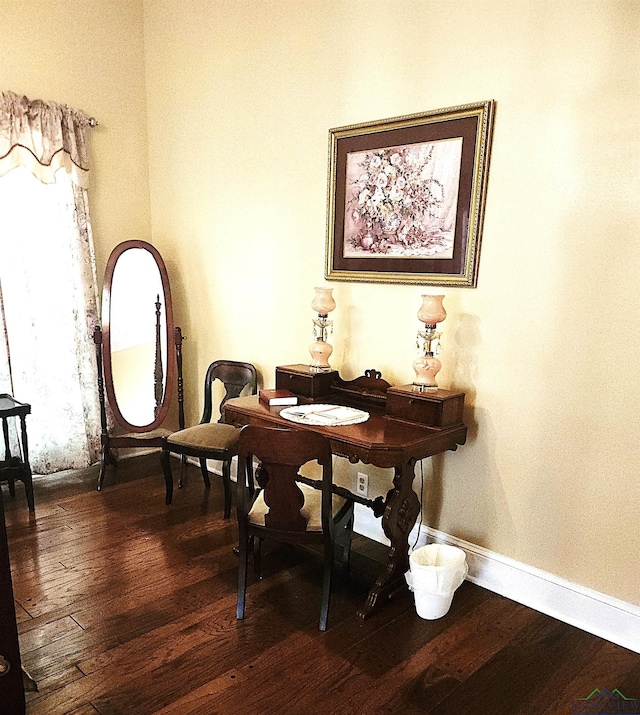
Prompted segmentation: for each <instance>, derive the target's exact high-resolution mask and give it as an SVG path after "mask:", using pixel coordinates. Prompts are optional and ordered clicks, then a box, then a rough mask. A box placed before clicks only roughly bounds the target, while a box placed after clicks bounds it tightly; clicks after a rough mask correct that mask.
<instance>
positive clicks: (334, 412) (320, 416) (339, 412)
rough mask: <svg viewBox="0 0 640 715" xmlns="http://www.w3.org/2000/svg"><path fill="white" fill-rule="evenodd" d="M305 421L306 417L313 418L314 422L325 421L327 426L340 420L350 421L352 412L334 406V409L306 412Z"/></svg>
mask: <svg viewBox="0 0 640 715" xmlns="http://www.w3.org/2000/svg"><path fill="white" fill-rule="evenodd" d="M304 416H305V419H306V418H307V417H313V418H314V419H315V420H326V422H327V424H334V423H336V422H340V421H341V420H352V419H353V410H349V409H345V408H344V407H340V405H336V406H335V407H329V408H324V409H321V410H307V411H306V412H305V415H304Z"/></svg>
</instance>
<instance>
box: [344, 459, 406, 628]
mask: <svg viewBox="0 0 640 715" xmlns="http://www.w3.org/2000/svg"><path fill="white" fill-rule="evenodd" d="M414 464H415V460H413V459H412V460H411V461H410V462H409V463H408V464H404V465H402V467H396V468H395V476H394V478H393V489H391V490H390V491H389V493H388V494H387V500H386V504H387V506H386V509H385V511H384V515H383V517H382V528H383V530H384V533H385V534H386V536H387V537H388V538H389V540H390V541H391V546H390V547H389V557H388V558H389V562H388V564H387V568H386V569H385V571H384V572H383V573H382V574H381V575H380V576H379V577H378V580H377V581H376V582H375V584H374V586H373V588H372V589H371V590H370V591H369V595H368V596H367V600H366V602H365V604H364V606H363V607H362V608H361V609H360V610H359V611H358V617H359V618H361V619H362V620H364V619H365V618H367V617H368V616H370V615H371V614H372V613H373V612H374V611H376V610H377V609H378V608H380V606H381V605H382V604H383V603H385V602H386V601H387V600H388V599H389V597H390V596H391V594H392V593H393V592H394V591H397V590H398V589H399V588H401V587H403V586H406V581H405V578H404V574H405V573H406V572H407V571H408V570H409V533H410V531H411V529H412V528H413V525H414V524H415V522H416V519H417V517H418V513H419V511H420V500H419V499H418V497H417V495H416V493H415V492H414V491H413V488H412V484H413V475H414V471H413V467H414Z"/></svg>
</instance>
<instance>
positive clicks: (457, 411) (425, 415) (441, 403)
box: [387, 385, 464, 427]
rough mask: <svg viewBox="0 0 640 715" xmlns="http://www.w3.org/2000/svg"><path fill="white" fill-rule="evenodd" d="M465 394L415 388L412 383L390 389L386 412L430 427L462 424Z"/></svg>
mask: <svg viewBox="0 0 640 715" xmlns="http://www.w3.org/2000/svg"><path fill="white" fill-rule="evenodd" d="M463 407H464V393H463V392H453V391H451V390H435V391H434V392H418V391H414V389H413V386H412V385H404V386H402V387H392V388H389V389H388V390H387V415H389V416H391V417H398V418H399V419H403V420H408V421H410V422H420V423H422V424H425V425H428V426H429V427H451V426H453V425H457V424H461V423H462V409H463Z"/></svg>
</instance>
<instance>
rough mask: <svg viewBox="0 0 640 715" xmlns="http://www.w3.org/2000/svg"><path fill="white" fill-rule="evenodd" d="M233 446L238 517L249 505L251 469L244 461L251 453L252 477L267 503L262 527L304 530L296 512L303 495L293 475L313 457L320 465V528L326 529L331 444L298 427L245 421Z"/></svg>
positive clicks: (327, 529) (296, 475)
mask: <svg viewBox="0 0 640 715" xmlns="http://www.w3.org/2000/svg"><path fill="white" fill-rule="evenodd" d="M237 449H238V460H239V461H238V464H239V465H241V467H242V472H241V475H240V476H239V477H238V518H239V519H240V520H241V521H242V520H243V519H246V517H247V514H248V512H249V509H250V508H251V491H252V486H253V485H252V484H251V483H250V482H251V480H252V477H251V472H252V470H251V469H250V468H249V469H247V465H248V462H249V460H251V459H252V457H256V458H257V459H258V461H259V462H260V466H259V468H258V470H257V473H256V479H257V481H258V484H259V486H260V487H262V489H263V490H264V500H265V503H266V505H267V506H268V507H269V512H268V513H267V514H266V515H265V527H267V528H269V529H276V530H280V531H289V532H291V531H293V532H296V531H298V532H304V531H306V527H307V521H306V519H305V518H304V517H303V516H302V514H301V513H300V509H301V508H302V506H303V503H304V498H303V495H302V491H301V490H300V487H299V485H298V483H297V481H296V478H297V477H298V474H299V470H300V467H302V465H303V464H306V463H307V462H311V461H317V462H318V463H319V464H320V466H321V467H322V497H321V498H322V527H323V531H325V532H328V531H329V519H330V516H331V500H332V496H331V481H332V461H331V446H330V444H329V440H328V439H327V438H326V437H323V436H322V435H321V434H317V433H315V432H308V431H306V430H300V429H277V428H273V427H259V426H256V425H247V426H246V427H243V428H242V431H241V432H240V438H239V440H238V444H237ZM247 474H248V475H249V477H247ZM243 476H244V478H243Z"/></svg>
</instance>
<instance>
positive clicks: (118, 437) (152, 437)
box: [93, 239, 184, 491]
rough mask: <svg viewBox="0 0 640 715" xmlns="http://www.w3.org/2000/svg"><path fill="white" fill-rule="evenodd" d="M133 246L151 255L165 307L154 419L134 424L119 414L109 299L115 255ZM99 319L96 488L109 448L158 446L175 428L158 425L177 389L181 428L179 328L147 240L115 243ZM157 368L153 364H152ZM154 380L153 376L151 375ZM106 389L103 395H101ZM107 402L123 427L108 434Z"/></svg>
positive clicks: (162, 269) (111, 460) (110, 458)
mask: <svg viewBox="0 0 640 715" xmlns="http://www.w3.org/2000/svg"><path fill="white" fill-rule="evenodd" d="M133 248H137V249H142V250H146V251H148V252H149V253H150V254H151V256H152V257H153V259H154V261H155V264H156V266H157V268H158V271H159V274H160V279H161V281H162V291H163V300H164V311H165V330H166V343H165V344H166V346H167V350H166V354H167V359H166V363H167V364H166V375H165V379H164V390H163V395H162V400H161V402H160V404H159V405H157V409H156V411H155V419H154V420H153V421H152V422H150V423H149V424H146V425H134V424H131V422H129V421H128V420H127V419H126V418H125V416H124V415H123V414H122V411H121V409H120V406H119V404H118V399H117V396H116V393H115V389H114V384H113V366H112V356H111V303H112V300H111V298H112V287H113V275H114V271H115V268H116V265H117V262H118V259H119V258H120V257H121V256H122V255H123V254H124V253H125V252H126V251H128V250H130V249H133ZM102 321H103V325H102V327H100V326H95V328H94V332H93V341H94V343H95V346H96V360H97V366H98V396H99V400H100V418H101V456H100V457H101V458H100V475H99V477H98V485H97V489H98V491H100V490H101V489H102V485H103V482H104V476H105V471H106V467H107V465H108V464H111V465H113V466H117V459H116V457H115V455H114V454H113V451H112V450H113V449H117V448H118V447H162V444H163V442H164V439H165V438H166V437H167V436H168V435H169V434H171V433H172V432H173V431H175V430H171V429H166V428H164V427H162V425H163V423H164V422H165V420H166V419H167V417H168V416H169V410H170V406H171V397H172V396H173V395H174V394H176V392H177V400H178V429H183V428H184V391H183V384H182V341H183V339H184V338H183V336H182V331H181V329H180V328H179V327H176V326H174V325H173V304H172V302H171V290H170V287H169V277H168V274H167V269H166V266H165V264H164V261H163V260H162V256H161V255H160V254H159V253H158V251H157V249H156V248H154V246H152V245H151V244H150V243H147V242H146V241H141V240H137V239H134V240H130V241H124V242H123V243H120V244H118V245H117V246H116V247H115V248H114V249H113V251H112V252H111V255H110V256H109V260H108V261H107V267H106V269H105V278H104V283H103V288H102ZM172 342H173V344H174V346H175V360H173V359H171V357H170V347H169V346H170V345H171V343H172ZM156 368H157V365H156ZM154 379H156V380H157V376H155V375H154ZM105 392H106V399H105ZM107 402H108V404H109V408H110V410H111V413H112V414H113V418H114V420H115V422H116V423H117V425H118V426H119V427H120V428H121V429H122V430H124V432H125V433H124V434H110V431H109V427H108V422H107V411H106V403H107Z"/></svg>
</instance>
